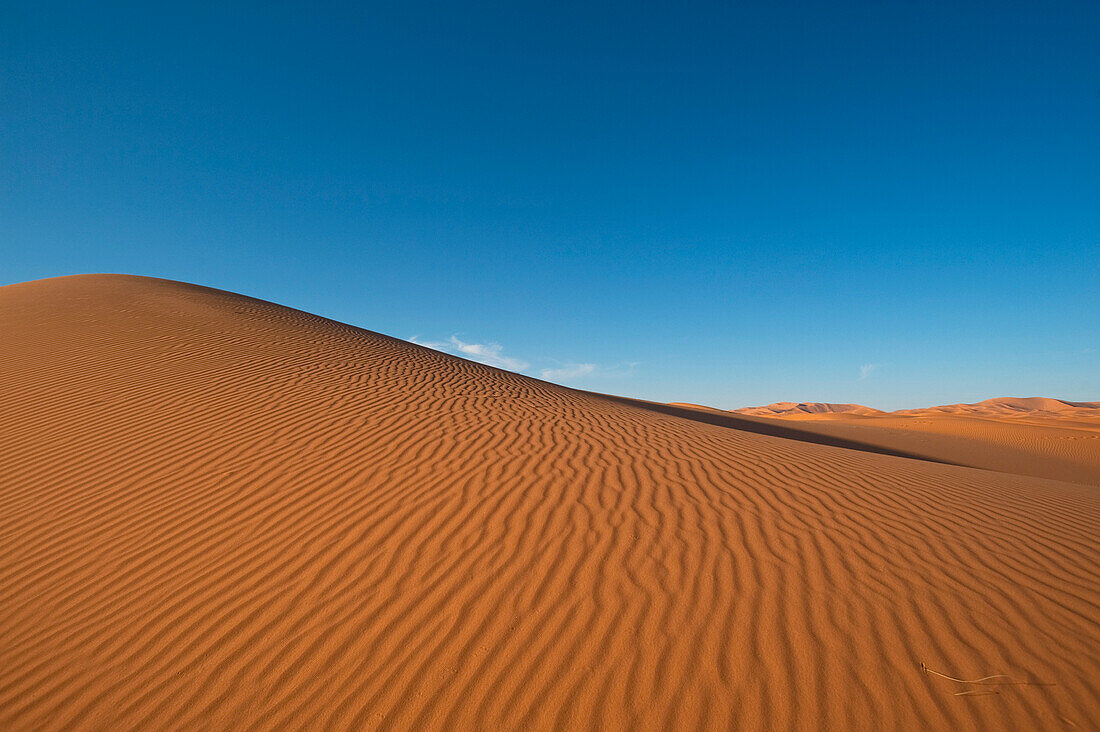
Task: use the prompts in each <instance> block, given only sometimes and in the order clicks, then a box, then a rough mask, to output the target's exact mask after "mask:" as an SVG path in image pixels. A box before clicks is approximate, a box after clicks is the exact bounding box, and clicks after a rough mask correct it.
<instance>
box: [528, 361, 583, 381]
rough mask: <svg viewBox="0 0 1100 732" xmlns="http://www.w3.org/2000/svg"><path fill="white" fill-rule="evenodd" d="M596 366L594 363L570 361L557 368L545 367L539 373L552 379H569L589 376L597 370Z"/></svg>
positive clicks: (545, 377)
mask: <svg viewBox="0 0 1100 732" xmlns="http://www.w3.org/2000/svg"><path fill="white" fill-rule="evenodd" d="M596 368H597V367H596V364H594V363H570V364H566V365H565V366H562V367H561V368H557V369H543V370H542V371H540V372H539V375H540V376H542V378H544V379H549V380H550V381H568V380H569V379H579V378H580V377H582V376H588V375H590V374H592V373H593V372H595V371H596Z"/></svg>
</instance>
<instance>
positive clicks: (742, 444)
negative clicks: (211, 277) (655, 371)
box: [0, 275, 1100, 730]
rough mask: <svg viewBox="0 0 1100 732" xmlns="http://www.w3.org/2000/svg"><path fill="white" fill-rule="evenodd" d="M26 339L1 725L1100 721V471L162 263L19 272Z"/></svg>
mask: <svg viewBox="0 0 1100 732" xmlns="http://www.w3.org/2000/svg"><path fill="white" fill-rule="evenodd" d="M0 359H2V366H3V371H2V373H3V380H4V381H3V384H4V388H3V389H2V390H0V420H2V421H0V424H2V425H3V427H2V430H3V433H2V437H3V439H2V440H0V481H2V482H0V727H2V728H5V729H61V728H99V729H112V730H114V729H123V728H133V729H151V728H187V729H218V728H220V729H226V728H235V729H236V728H240V729H249V728H251V729H270V728H282V727H295V728H311V729H312V728H319V727H325V726H331V727H337V728H374V727H380V728H386V729H423V728H433V727H443V728H455V729H475V728H482V729H496V728H548V727H568V728H576V727H588V726H592V727H604V728H622V727H632V728H636V729H657V728H663V727H670V728H671V727H677V728H686V729H702V728H708V729H728V728H742V729H761V728H777V729H788V728H804V729H835V730H848V729H891V728H907V729H913V728H936V729H1006V728H1017V729H1038V728H1042V729H1056V728H1061V727H1074V726H1075V727H1076V728H1079V729H1088V728H1093V729H1095V728H1096V726H1097V724H1098V720H1100V626H1098V621H1100V611H1098V603H1100V542H1098V539H1097V535H1098V534H1100V494H1098V492H1097V488H1096V487H1095V485H1085V484H1082V483H1080V482H1078V483H1070V482H1059V481H1055V480H1049V479H1044V478H1036V477H1031V476H1027V475H1014V474H1008V473H1004V472H994V471H991V470H983V469H976V468H970V467H959V466H955V465H948V464H944V463H942V462H934V461H932V460H920V459H912V458H905V457H898V456H896V455H893V454H883V453H884V452H890V451H891V450H893V448H889V447H888V446H887V447H886V448H883V447H882V446H876V445H873V444H866V445H864V444H861V443H859V442H858V441H857V440H852V439H847V438H845V440H846V441H838V440H837V439H836V438H832V437H829V438H828V439H830V440H832V441H833V442H832V444H818V442H814V441H813V440H814V439H818V438H820V439H825V438H823V437H821V436H817V437H815V436H813V435H812V434H809V433H806V432H805V431H801V432H800V431H799V430H800V429H801V427H802V423H801V422H790V421H787V420H783V421H782V422H781V421H780V420H761V419H756V418H737V419H731V418H727V417H721V416H720V415H710V414H709V413H707V412H706V411H705V410H690V409H686V408H685V409H680V408H671V407H667V408H666V407H660V406H659V405H649V404H646V403H644V402H633V401H630V400H621V399H614V398H610V397H604V396H600V395H595V394H589V393H585V392H579V391H575V390H571V389H567V388H563V387H559V386H553V385H551V384H547V383H544V382H540V381H538V380H535V379H531V378H527V377H524V376H519V375H516V374H512V373H507V372H504V371H499V370H496V369H493V368H490V367H487V366H481V365H478V364H475V363H471V362H468V361H464V360H461V359H458V358H454V357H451V356H448V355H445V354H442V353H438V352H435V351H431V350H428V349H425V348H421V347H419V346H415V345H412V344H409V343H406V342H403V341H399V340H395V339H392V338H388V337H386V336H382V335H378V334H376V333H371V332H369V331H365V330H360V329H358V328H354V327H351V326H348V325H342V324H340V323H335V322H332V321H329V320H325V319H323V318H319V317H316V316H312V315H308V314H306V313H302V312H298V311H294V310H289V309H287V308H283V307H280V306H278V305H273V304H270V303H265V302H261V301H257V300H252V299H249V298H245V297H241V296H237V295H232V294H229V293H225V292H219V291H215V290H209V289H205V288H201V287H196V286H192V285H185V284H180V283H174V282H167V281H162V280H152V279H143V278H134V277H123V276H109V275H96V276H82V277H68V278H59V279H54V280H43V281H39V282H31V283H26V284H21V285H11V286H8V287H3V288H0ZM670 410H671V411H670ZM677 410H678V411H677ZM723 419H724V420H726V421H722V420H723ZM753 419H756V421H753ZM765 423H767V424H765ZM814 424H818V423H814ZM821 424H824V423H821ZM746 425H747V426H746ZM795 428H798V429H795ZM1052 429H1053V428H1052ZM761 430H770V432H766V433H764V434H761V432H760V431H761ZM780 430H788V431H787V432H782V431H780ZM936 434H937V435H941V436H942V435H943V434H946V433H944V432H939V433H936ZM991 441H992V438H991ZM1086 443H1087V441H1081V444H1080V445H1079V446H1078V447H1079V448H1080V450H1077V452H1078V453H1088V454H1093V453H1095V447H1094V445H1095V444H1096V443H1095V442H1092V443H1087V444H1086ZM836 444H843V445H845V446H843V447H838V446H835V445H836ZM1041 444H1047V443H1036V446H1035V447H1034V450H1035V451H1037V452H1042V450H1043V449H1044V448H1042V447H1041V446H1039V445H1041ZM893 451H894V452H906V451H904V450H893ZM1059 454H1060V455H1063V454H1064V455H1071V454H1075V452H1074V450H1073V449H1070V450H1066V451H1064V452H1063V453H1059ZM922 663H924V664H927V666H928V667H929V668H930V669H933V670H935V671H938V672H942V673H945V674H948V675H950V676H954V677H958V678H961V679H967V680H972V679H977V678H979V677H985V676H988V675H991V674H1005V675H1007V678H997V679H991V681H994V682H1004V683H998V684H964V683H958V682H955V681H951V680H948V679H945V678H942V677H940V676H936V675H933V674H931V673H927V672H924V671H922V668H921V664H922ZM1007 682H1012V683H1007ZM959 692H965V694H964V695H961V696H957V695H956V694H957V693H959Z"/></svg>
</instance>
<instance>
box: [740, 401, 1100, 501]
mask: <svg viewBox="0 0 1100 732" xmlns="http://www.w3.org/2000/svg"><path fill="white" fill-rule="evenodd" d="M857 406H858V405H857ZM759 410H769V408H768V407H750V408H748V409H744V410H733V413H734V414H744V415H763V416H767V417H772V418H777V419H776V420H775V421H777V422H780V423H790V422H791V421H795V422H797V425H798V427H797V429H798V430H799V431H802V432H805V433H807V434H812V435H816V436H818V437H829V438H833V439H838V440H849V441H853V442H860V443H863V444H865V445H866V446H874V447H877V448H879V449H881V450H884V451H896V452H900V453H903V454H905V455H909V456H915V457H922V458H925V459H928V460H936V461H939V462H947V463H952V464H955V465H967V466H970V467H976V468H983V469H986V470H997V471H1001V472H1006V473H1018V474H1020V475H1031V476H1036V477H1040V478H1053V479H1055V480H1067V481H1073V482H1078V483H1086V484H1089V485H1095V486H1100V402H1068V401H1064V400H1061V399H1047V398H1042V397H1029V398H1025V399H1019V398H999V399H988V400H986V401H984V402H979V403H977V404H950V405H946V406H942V407H927V408H924V409H903V410H899V411H896V412H878V411H875V410H871V412H870V413H863V412H860V411H858V410H849V411H843V410H833V411H825V410H820V411H817V412H806V411H798V410H787V411H776V410H770V411H759Z"/></svg>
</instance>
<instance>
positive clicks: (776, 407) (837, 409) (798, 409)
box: [732, 402, 882, 417]
mask: <svg viewBox="0 0 1100 732" xmlns="http://www.w3.org/2000/svg"><path fill="white" fill-rule="evenodd" d="M732 411H733V412H734V413H736V414H751V415H755V416H758V417H785V416H790V415H803V414H837V413H844V414H882V412H880V411H879V410H877V409H871V408H870V407H865V406H863V405H862V404H826V403H824V402H776V403H775V404H769V405H767V406H765V407H744V408H742V409H734V410H732Z"/></svg>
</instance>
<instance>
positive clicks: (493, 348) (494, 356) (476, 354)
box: [450, 336, 531, 371]
mask: <svg viewBox="0 0 1100 732" xmlns="http://www.w3.org/2000/svg"><path fill="white" fill-rule="evenodd" d="M450 344H451V346H452V347H454V349H455V350H456V351H458V352H459V353H461V354H462V355H463V356H465V357H466V358H468V359H470V360H471V361H477V362H478V363H483V364H485V365H486V366H496V367H497V368H498V369H508V370H509V371H523V370H524V369H526V368H527V367H528V366H530V365H531V364H529V363H527V362H526V361H524V360H522V359H519V358H512V357H511V356H505V355H504V348H503V347H502V346H501V345H500V344H499V343H465V342H463V341H460V340H459V339H458V338H456V337H455V336H451V338H450Z"/></svg>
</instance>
